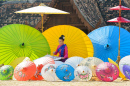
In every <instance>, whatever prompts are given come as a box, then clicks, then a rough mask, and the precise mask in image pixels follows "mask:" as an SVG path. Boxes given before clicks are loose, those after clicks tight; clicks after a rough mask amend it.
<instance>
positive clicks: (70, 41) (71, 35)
mask: <svg viewBox="0 0 130 86" xmlns="http://www.w3.org/2000/svg"><path fill="white" fill-rule="evenodd" d="M43 35H44V36H45V37H46V39H47V41H48V43H49V45H50V48H51V55H53V52H54V51H55V50H56V49H57V46H58V44H59V43H58V40H59V37H60V36H61V35H64V36H65V41H64V43H65V44H66V45H67V47H68V55H69V56H68V57H73V56H79V57H83V58H86V57H92V56H93V45H92V43H91V40H90V39H89V37H88V36H87V35H86V34H85V33H84V32H83V31H81V30H80V29H78V28H76V27H73V26H70V25H58V26H54V27H51V28H49V29H47V30H46V31H45V32H43Z"/></svg>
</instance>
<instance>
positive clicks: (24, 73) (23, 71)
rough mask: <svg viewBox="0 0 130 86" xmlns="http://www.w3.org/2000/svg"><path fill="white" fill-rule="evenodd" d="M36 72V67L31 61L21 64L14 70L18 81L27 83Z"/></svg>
mask: <svg viewBox="0 0 130 86" xmlns="http://www.w3.org/2000/svg"><path fill="white" fill-rule="evenodd" d="M35 72H36V65H35V64H34V62H31V61H24V62H21V63H20V64H19V65H17V66H16V68H15V70H14V77H15V79H16V80H18V81H27V80H29V79H31V77H32V76H33V75H34V74H35Z"/></svg>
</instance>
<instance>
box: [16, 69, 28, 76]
mask: <svg viewBox="0 0 130 86" xmlns="http://www.w3.org/2000/svg"><path fill="white" fill-rule="evenodd" d="M20 70H21V68H20V67H16V71H15V72H14V73H18V75H19V76H20V77H25V76H26V75H25V74H24V73H23V72H22V71H20Z"/></svg>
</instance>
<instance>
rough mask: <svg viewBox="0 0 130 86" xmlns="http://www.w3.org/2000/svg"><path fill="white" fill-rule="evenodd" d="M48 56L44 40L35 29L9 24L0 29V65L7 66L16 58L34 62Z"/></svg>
mask: <svg viewBox="0 0 130 86" xmlns="http://www.w3.org/2000/svg"><path fill="white" fill-rule="evenodd" d="M46 54H50V47H49V44H48V42H47V40H46V38H45V37H44V36H43V35H42V34H41V33H40V32H39V31H38V30H36V29H35V28H33V27H30V26H28V25H23V24H11V25H7V26H4V27H2V28H1V29H0V64H9V63H11V62H12V61H13V60H14V59H16V58H18V57H29V58H30V59H31V60H35V59H37V58H38V57H42V56H44V55H46Z"/></svg>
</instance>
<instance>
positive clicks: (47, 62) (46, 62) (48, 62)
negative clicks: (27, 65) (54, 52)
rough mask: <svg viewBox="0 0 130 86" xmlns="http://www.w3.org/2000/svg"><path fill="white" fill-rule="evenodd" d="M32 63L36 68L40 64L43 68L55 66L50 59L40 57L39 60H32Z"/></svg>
mask: <svg viewBox="0 0 130 86" xmlns="http://www.w3.org/2000/svg"><path fill="white" fill-rule="evenodd" d="M34 63H35V64H36V66H38V65H40V64H42V65H43V66H45V65H46V64H55V61H54V60H53V59H52V58H51V57H41V58H38V59H36V60H34Z"/></svg>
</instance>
